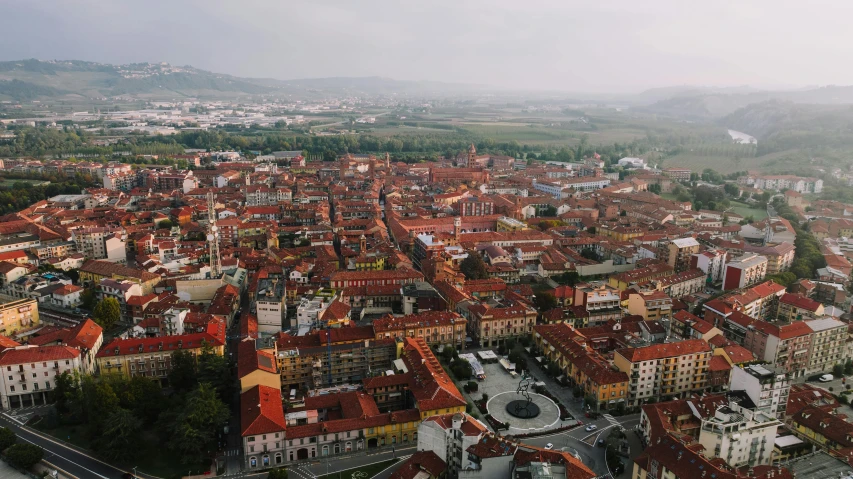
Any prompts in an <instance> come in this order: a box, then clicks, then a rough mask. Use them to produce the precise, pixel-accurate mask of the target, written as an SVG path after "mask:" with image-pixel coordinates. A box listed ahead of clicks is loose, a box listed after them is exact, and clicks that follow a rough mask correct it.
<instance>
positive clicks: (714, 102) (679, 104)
mask: <svg viewBox="0 0 853 479" xmlns="http://www.w3.org/2000/svg"><path fill="white" fill-rule="evenodd" d="M666 93H672V94H671V95H670V96H669V97H668V98H661V99H658V100H656V101H654V102H653V103H651V104H648V105H644V106H639V107H637V110H639V111H644V112H648V113H655V114H661V115H666V116H672V117H675V118H682V119H687V120H713V119H717V118H722V117H725V116H726V115H729V114H732V113H734V112H735V111H737V110H738V109H740V108H744V107H747V106H749V105H753V104H756V103H761V102H765V101H769V100H781V101H788V102H792V103H798V104H816V105H845V104H853V86H825V87H817V88H810V89H803V90H794V91H750V92H738V90H737V89H734V90H731V89H723V90H719V91H703V90H698V89H697V90H689V89H674V90H666V89H662V90H660V91H650V93H649V92H643V93H642V94H640V95H639V96H638V97H637V98H638V100H639V101H642V99H644V98H654V97H656V96H661V95H664V96H665V94H666ZM749 133H750V134H753V135H754V133H752V132H749Z"/></svg>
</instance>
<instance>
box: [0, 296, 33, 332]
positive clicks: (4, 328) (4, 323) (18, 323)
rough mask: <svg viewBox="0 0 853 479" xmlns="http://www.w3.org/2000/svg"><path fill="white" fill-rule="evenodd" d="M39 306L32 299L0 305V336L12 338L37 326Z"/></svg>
mask: <svg viewBox="0 0 853 479" xmlns="http://www.w3.org/2000/svg"><path fill="white" fill-rule="evenodd" d="M39 323H40V321H39V306H38V301H36V300H34V299H19V300H17V301H11V302H8V303H4V304H0V334H2V335H4V336H12V335H14V334H15V333H17V332H19V331H24V330H28V329H32V328H34V327H35V326H38V325H39Z"/></svg>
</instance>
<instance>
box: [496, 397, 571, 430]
mask: <svg viewBox="0 0 853 479" xmlns="http://www.w3.org/2000/svg"><path fill="white" fill-rule="evenodd" d="M516 399H520V400H524V401H526V400H527V398H525V397H524V396H523V395H522V394H521V393H517V392H515V391H507V392H503V393H500V394H497V395H495V396H491V397H489V402H488V404H487V405H486V408H487V409H488V410H489V414H491V415H492V417H493V418H495V419H497V420H498V421H500V422H502V423H509V433H510V434H528V433H531V432H535V431H541V430H547V429H553V428H555V427H559V424H560V409H559V408H558V407H557V405H556V404H554V401H552V400H550V399H548V398H546V397H545V396H543V395H541V394H536V393H530V401H531V402H533V404H535V405H536V406H538V407H539V415H538V416H536V417H533V418H519V417H515V416H513V415H511V414H510V413H509V412H507V410H506V405H507V403H509V402H510V401H513V400H516Z"/></svg>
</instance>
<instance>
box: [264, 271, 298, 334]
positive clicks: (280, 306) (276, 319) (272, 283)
mask: <svg viewBox="0 0 853 479" xmlns="http://www.w3.org/2000/svg"><path fill="white" fill-rule="evenodd" d="M285 299H286V291H285V281H284V279H278V278H262V279H260V280H258V289H257V295H255V297H254V300H255V304H254V307H255V315H256V316H257V318H258V331H259V332H261V333H265V334H276V333H279V332H281V331H282V330H285V329H290V328H291V327H293V326H295V325H290V324H287V325H285V324H284V322H285V319H286V317H287V304H285Z"/></svg>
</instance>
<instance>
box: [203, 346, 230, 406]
mask: <svg viewBox="0 0 853 479" xmlns="http://www.w3.org/2000/svg"><path fill="white" fill-rule="evenodd" d="M198 382H199V383H207V384H210V385H211V386H213V387H214V389H216V393H217V394H219V398H220V399H222V400H223V401H228V400H229V399H230V398H231V392H232V389H233V384H234V383H233V381H232V379H231V365H230V364H229V363H228V358H226V357H225V356H223V355H221V354H216V351H214V350H213V346H211V345H210V344H208V343H207V342H205V343H204V344H203V345H202V347H201V354H199V355H198Z"/></svg>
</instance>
